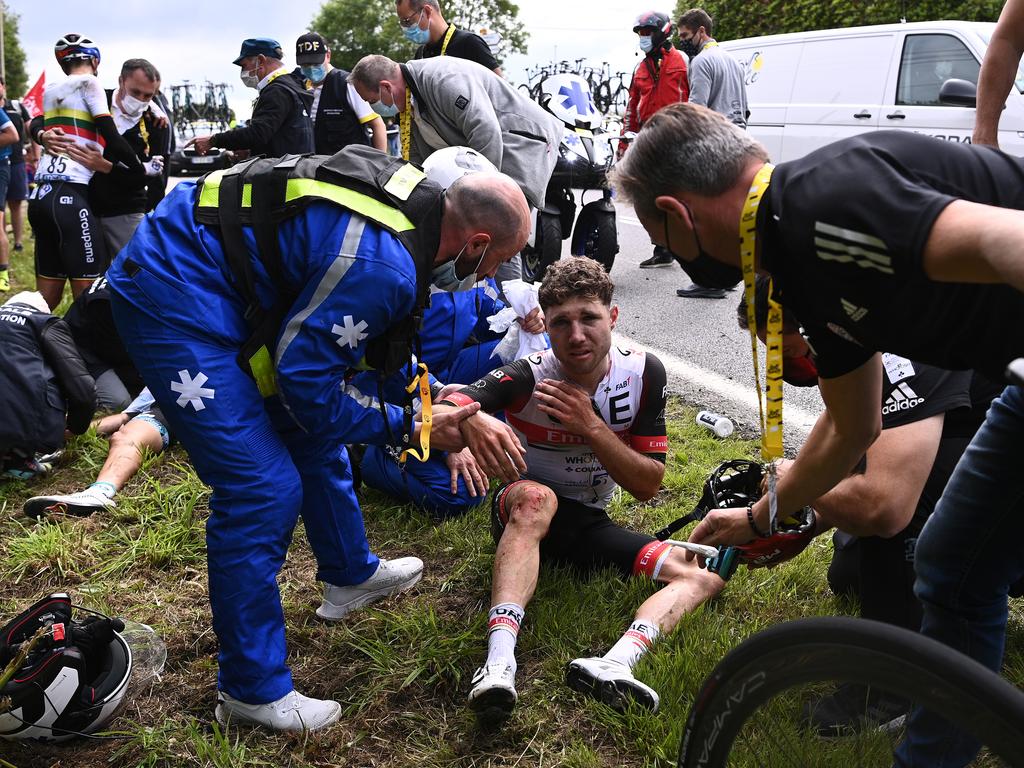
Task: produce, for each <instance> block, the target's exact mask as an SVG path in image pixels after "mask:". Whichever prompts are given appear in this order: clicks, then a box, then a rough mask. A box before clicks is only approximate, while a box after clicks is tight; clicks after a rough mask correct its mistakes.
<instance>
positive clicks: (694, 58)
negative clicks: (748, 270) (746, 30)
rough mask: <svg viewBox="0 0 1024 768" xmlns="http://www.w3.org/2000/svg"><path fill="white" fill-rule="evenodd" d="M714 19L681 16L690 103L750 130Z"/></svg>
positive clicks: (718, 292) (689, 293) (693, 13)
mask: <svg viewBox="0 0 1024 768" xmlns="http://www.w3.org/2000/svg"><path fill="white" fill-rule="evenodd" d="M711 28H712V21H711V17H710V16H709V15H708V14H707V12H706V11H704V10H703V9H701V8H691V9H690V10H688V11H686V13H684V14H683V15H682V16H680V17H679V21H678V22H677V29H678V30H679V47H680V49H681V50H682V51H683V53H685V54H686V55H687V57H689V59H690V70H689V78H690V101H691V102H692V103H693V104H700V105H701V106H703V107H707V108H708V109H713V110H715V112H718V113H719V114H722V115H725V117H726V118H727V119H728V120H729V121H730V122H732V123H733V124H735V125H738V126H739V127H740V128H746V127H747V86H746V85H744V83H743V68H742V67H741V66H740V64H739V62H738V61H736V59H734V58H733V57H732V56H730V55H729V54H728V53H727V52H726V51H724V50H722V49H721V48H720V47H719V46H718V41H717V40H715V39H714V38H713V37H711ZM725 294H726V289H722V288H709V287H706V286H702V285H698V284H696V283H694V284H693V285H692V286H690V287H688V288H679V289H678V290H677V291H676V295H677V296H680V297H682V298H724V297H725Z"/></svg>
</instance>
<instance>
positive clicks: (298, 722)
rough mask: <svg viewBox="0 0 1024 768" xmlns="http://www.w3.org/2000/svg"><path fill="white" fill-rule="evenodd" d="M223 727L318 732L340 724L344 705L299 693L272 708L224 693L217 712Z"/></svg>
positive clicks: (286, 696)
mask: <svg viewBox="0 0 1024 768" xmlns="http://www.w3.org/2000/svg"><path fill="white" fill-rule="evenodd" d="M214 715H215V716H216V718H217V722H218V723H220V724H221V725H262V726H264V727H265V728H270V729H271V730H274V731H316V730H319V729H320V728H325V727H327V726H328V725H330V724H331V723H334V722H337V720H338V718H339V717H341V704H339V703H338V702H336V701H331V700H330V699H311V698H309V697H308V696H303V695H302V694H301V693H299V692H297V691H292V692H291V693H286V694H285V695H284V696H282V697H281V698H280V699H278V700H277V701H272V702H270V703H269V704H246V703H245V702H244V701H239V700H238V699H234V698H232V697H231V696H228V695H227V694H226V693H224V692H223V691H220V692H218V694H217V709H216V710H214Z"/></svg>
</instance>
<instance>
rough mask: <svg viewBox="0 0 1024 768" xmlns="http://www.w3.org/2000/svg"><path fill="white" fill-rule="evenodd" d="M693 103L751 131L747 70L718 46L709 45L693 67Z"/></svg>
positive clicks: (691, 76)
mask: <svg viewBox="0 0 1024 768" xmlns="http://www.w3.org/2000/svg"><path fill="white" fill-rule="evenodd" d="M689 77H690V102H691V103H693V104H700V105H701V106H705V107H707V108H708V109H713V110H715V112H718V113H720V114H723V115H725V117H726V118H727V119H729V120H730V121H731V122H733V123H735V124H736V125H738V126H739V127H740V128H746V127H747V87H746V85H744V84H743V67H741V66H740V63H739V62H738V61H736V59H734V58H733V57H732V56H731V55H730V54H729V53H728V52H727V51H726V50H724V49H723V48H719V47H718V44H717V43H714V42H709V43H707V44H705V46H704V48H703V49H702V50H701V52H700V53H699V54H697V55H696V56H694V57H693V59H692V60H691V61H690V67H689Z"/></svg>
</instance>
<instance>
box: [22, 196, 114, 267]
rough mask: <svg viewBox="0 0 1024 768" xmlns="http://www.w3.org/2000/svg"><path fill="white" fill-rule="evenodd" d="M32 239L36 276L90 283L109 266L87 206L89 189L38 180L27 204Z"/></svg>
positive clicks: (99, 230)
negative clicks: (34, 245) (33, 238)
mask: <svg viewBox="0 0 1024 768" xmlns="http://www.w3.org/2000/svg"><path fill="white" fill-rule="evenodd" d="M28 221H29V224H31V225H32V231H33V232H34V233H35V237H36V275H38V276H39V277H49V278H53V279H55V280H63V279H65V278H68V279H70V280H94V279H95V278H97V277H99V276H100V275H102V274H103V273H104V272H105V271H106V269H107V267H108V266H109V263H110V262H109V258H108V256H107V246H106V243H105V242H104V240H103V230H102V228H101V225H100V220H99V217H98V216H96V215H94V214H93V212H92V209H91V208H90V207H89V187H88V186H86V185H85V184H73V183H71V182H67V181H39V182H38V183H37V184H36V187H35V189H33V190H32V194H31V195H30V196H29V202H28Z"/></svg>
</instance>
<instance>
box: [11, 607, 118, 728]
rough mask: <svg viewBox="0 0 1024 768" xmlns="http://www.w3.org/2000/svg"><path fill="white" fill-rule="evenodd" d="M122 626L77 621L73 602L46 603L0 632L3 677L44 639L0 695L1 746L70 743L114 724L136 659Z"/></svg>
mask: <svg viewBox="0 0 1024 768" xmlns="http://www.w3.org/2000/svg"><path fill="white" fill-rule="evenodd" d="M123 628H124V624H123V623H122V622H121V621H120V620H119V619H111V618H108V617H106V616H102V615H99V614H97V615H89V616H88V617H87V618H85V619H82V620H78V619H73V618H72V607H71V598H70V597H69V596H68V595H66V594H64V593H57V594H52V595H48V596H47V597H44V598H43V599H41V600H39V601H38V602H36V603H34V604H33V605H32V606H30V607H29V608H28V609H27V610H25V611H24V612H22V613H21V614H19V615H18V616H16V617H14V619H12V620H11V621H10V622H8V624H7V625H6V626H4V627H3V629H0V669H2V668H4V667H5V666H6V665H7V664H9V663H10V662H11V661H12V660H13V659H14V658H15V657H16V656H17V653H18V650H19V649H20V647H21V646H22V644H23V643H27V642H29V641H30V640H31V639H32V637H33V636H34V635H35V634H36V633H37V632H38V631H39V630H40V629H42V630H43V635H42V637H41V639H40V640H39V641H38V642H37V643H36V645H35V646H34V647H33V648H32V650H31V651H30V652H29V654H28V656H27V658H26V659H25V661H24V662H23V663H22V664H21V666H20V667H19V668H18V670H17V671H16V672H15V674H14V677H13V678H12V679H11V680H10V681H9V682H8V683H7V684H6V685H5V686H4V687H3V688H2V689H0V706H2V705H3V704H8V701H7V700H9V704H8V706H6V707H5V708H3V709H0V738H4V739H9V740H23V739H24V740H35V741H45V742H57V741H66V740H67V739H70V738H73V737H75V736H78V735H83V734H88V733H93V732H94V731H97V730H99V729H100V728H102V727H103V726H104V725H105V724H106V723H107V722H109V721H110V719H111V718H113V716H114V713H115V712H116V710H117V708H118V706H120V704H121V702H122V700H123V699H124V695H125V691H127V689H128V680H129V678H130V677H131V672H132V652H131V648H130V647H129V646H128V643H127V642H125V640H124V638H123V637H122V636H121V635H120V634H119V632H120V631H121V630H122V629H123Z"/></svg>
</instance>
